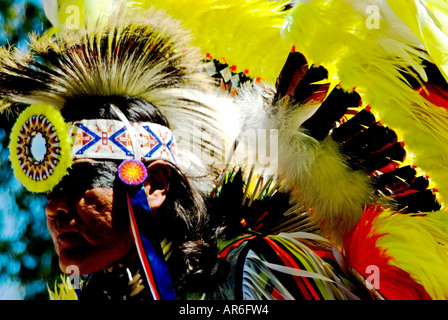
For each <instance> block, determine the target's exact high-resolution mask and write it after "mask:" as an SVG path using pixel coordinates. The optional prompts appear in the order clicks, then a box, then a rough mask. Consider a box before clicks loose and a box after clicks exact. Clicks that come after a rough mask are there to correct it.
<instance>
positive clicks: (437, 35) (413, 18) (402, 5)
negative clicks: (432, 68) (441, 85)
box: [387, 0, 448, 81]
mask: <svg viewBox="0 0 448 320" xmlns="http://www.w3.org/2000/svg"><path fill="white" fill-rule="evenodd" d="M429 2H431V1H429ZM387 3H388V4H389V6H390V7H391V8H392V9H393V10H394V12H395V13H396V14H397V16H398V17H400V19H401V20H402V21H403V22H404V23H405V24H406V25H407V26H408V27H409V28H410V29H411V30H412V32H413V33H414V34H415V35H416V36H417V37H418V39H419V40H420V41H421V42H422V43H423V44H424V45H425V48H426V50H427V51H428V52H429V54H430V55H431V58H432V59H433V62H434V63H435V64H436V65H437V66H438V67H439V69H440V71H441V72H442V74H443V76H444V77H445V80H447V81H448V35H447V34H445V33H444V32H443V28H444V27H443V24H442V23H444V26H445V28H446V24H447V21H446V20H447V19H448V16H444V15H443V14H442V12H441V11H440V10H439V11H438V13H439V17H440V18H441V22H439V19H437V17H436V16H435V15H434V14H433V13H432V11H430V10H429V6H428V7H425V6H424V5H423V4H422V3H421V2H420V1H417V0H406V1H403V0H387ZM437 3H438V1H434V4H433V5H432V6H431V7H434V5H436V9H437ZM439 5H441V3H439ZM444 6H445V9H446V4H444ZM442 9H443V8H442ZM445 32H446V29H445Z"/></svg>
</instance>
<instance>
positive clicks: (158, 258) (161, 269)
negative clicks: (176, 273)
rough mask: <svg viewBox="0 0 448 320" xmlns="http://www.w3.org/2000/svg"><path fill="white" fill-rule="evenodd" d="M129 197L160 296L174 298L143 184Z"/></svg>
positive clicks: (167, 298) (172, 287) (166, 298)
mask: <svg viewBox="0 0 448 320" xmlns="http://www.w3.org/2000/svg"><path fill="white" fill-rule="evenodd" d="M129 199H130V201H131V205H132V210H133V213H134V217H135V220H136V222H137V225H138V233H139V234H140V238H141V240H142V245H143V248H144V250H145V254H146V256H147V258H148V261H149V263H150V265H151V269H152V272H153V275H154V279H155V281H156V286H157V288H158V290H159V293H160V296H161V298H162V300H176V294H175V292H174V286H173V283H172V280H171V276H170V273H169V270H168V266H167V265H166V263H165V259H164V256H163V252H162V248H161V246H160V240H159V239H158V237H157V236H156V235H157V231H156V229H155V225H154V223H153V216H152V215H151V208H150V207H149V204H148V198H147V197H146V193H145V189H144V188H143V186H142V187H141V188H140V190H139V191H138V192H137V193H135V194H134V195H131V194H129ZM142 222H147V223H142ZM148 281H149V280H148Z"/></svg>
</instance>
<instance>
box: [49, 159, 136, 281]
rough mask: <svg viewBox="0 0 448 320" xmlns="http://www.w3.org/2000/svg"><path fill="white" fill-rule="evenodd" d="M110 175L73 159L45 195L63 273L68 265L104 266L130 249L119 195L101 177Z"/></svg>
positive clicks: (86, 270)
mask: <svg viewBox="0 0 448 320" xmlns="http://www.w3.org/2000/svg"><path fill="white" fill-rule="evenodd" d="M100 175H103V178H104V176H109V178H105V179H103V180H101V177H100ZM113 177H114V173H113V172H112V173H111V172H103V171H102V170H99V169H98V168H97V167H96V166H95V165H94V164H92V163H90V162H82V163H75V164H74V165H73V166H72V169H71V170H70V172H69V175H67V176H65V177H64V179H63V180H62V181H61V183H59V184H58V185H57V186H56V187H55V189H54V190H53V191H52V192H51V193H50V194H49V195H48V204H47V207H46V211H45V212H46V216H47V225H48V229H49V231H50V234H51V237H52V239H53V242H54V245H55V249H56V252H57V254H58V256H59V264H60V267H61V270H62V271H63V272H65V270H66V268H67V267H68V266H70V265H75V266H77V267H78V268H79V270H80V273H81V274H88V273H92V272H95V271H98V270H102V269H105V268H107V267H110V266H111V265H113V264H114V263H115V262H116V261H118V260H120V259H122V258H123V257H125V256H126V255H127V254H128V253H129V252H130V251H131V249H132V248H133V246H134V239H133V236H132V231H131V228H130V224H129V218H128V212H127V207H126V198H125V194H124V192H120V191H117V190H115V189H114V188H113V181H107V180H108V179H109V180H111V179H112V180H113Z"/></svg>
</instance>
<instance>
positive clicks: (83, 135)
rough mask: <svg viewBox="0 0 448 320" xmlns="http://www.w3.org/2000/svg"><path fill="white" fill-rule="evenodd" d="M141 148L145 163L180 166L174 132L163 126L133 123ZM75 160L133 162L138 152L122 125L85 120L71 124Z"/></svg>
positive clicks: (120, 123)
mask: <svg viewBox="0 0 448 320" xmlns="http://www.w3.org/2000/svg"><path fill="white" fill-rule="evenodd" d="M131 125H132V127H133V130H134V132H135V134H136V141H137V143H138V144H139V147H140V149H139V150H140V153H141V154H142V158H141V159H138V160H141V161H148V160H155V159H164V160H169V161H171V162H173V163H176V160H175V159H176V140H175V137H174V135H173V132H172V131H171V130H170V129H169V128H167V127H165V126H162V125H159V124H156V123H151V122H141V123H132V124H131ZM69 127H70V129H69V130H70V132H71V136H72V139H73V144H72V150H71V153H72V155H73V156H74V159H83V158H90V159H117V160H120V159H121V160H125V159H133V158H135V155H134V148H133V146H132V139H131V137H130V136H129V132H128V130H127V128H126V126H125V124H124V123H123V122H122V121H118V120H104V119H101V120H98V119H96V120H82V121H76V122H72V123H69Z"/></svg>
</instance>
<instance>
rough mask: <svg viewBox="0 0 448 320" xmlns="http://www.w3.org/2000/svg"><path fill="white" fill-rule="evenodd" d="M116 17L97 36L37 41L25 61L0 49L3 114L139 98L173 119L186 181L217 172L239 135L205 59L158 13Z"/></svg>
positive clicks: (83, 30) (67, 33)
mask: <svg viewBox="0 0 448 320" xmlns="http://www.w3.org/2000/svg"><path fill="white" fill-rule="evenodd" d="M117 6H118V5H117ZM118 8H120V7H118ZM112 12H114V14H110V13H109V14H108V17H107V19H104V20H103V23H98V25H97V26H96V28H94V29H89V27H88V26H87V27H83V26H81V27H80V28H78V29H69V28H62V29H61V30H60V31H59V32H58V33H57V34H55V35H54V36H48V35H44V36H43V37H40V38H37V37H32V38H31V41H30V50H29V52H27V53H22V52H20V51H18V50H16V49H14V48H1V49H0V50H1V51H0V57H1V59H0V60H1V62H0V82H1V89H0V95H1V96H2V98H3V100H2V110H6V109H9V108H10V107H11V106H12V104H14V103H21V104H35V103H45V104H49V105H52V106H53V107H55V108H57V109H63V108H64V106H65V105H66V104H67V102H69V101H72V100H75V99H77V98H80V97H89V96H91V97H94V96H114V95H118V96H136V97H140V98H143V99H145V100H147V101H148V102H150V103H151V104H153V105H154V106H157V107H158V108H160V109H161V110H162V111H163V112H164V114H165V116H166V117H167V118H168V120H169V122H170V126H171V129H172V131H173V132H174V133H175V135H176V136H178V137H179V138H178V148H179V150H181V152H179V159H178V164H179V166H180V168H181V169H182V170H183V171H184V172H185V173H186V174H187V175H188V174H189V173H190V174H191V175H192V176H204V175H208V174H210V173H211V172H214V173H217V172H219V171H220V170H221V167H220V166H223V165H224V159H225V154H224V153H225V152H224V150H225V148H226V145H230V144H231V143H232V142H233V140H234V137H232V135H236V134H238V132H239V127H238V126H239V116H238V113H236V112H230V113H229V111H230V110H231V108H232V101H231V100H230V98H225V97H220V96H219V93H217V92H216V91H214V89H215V87H214V86H213V85H212V82H211V81H210V78H209V77H207V76H206V75H205V74H204V73H203V72H202V68H203V64H202V61H201V58H202V56H201V55H200V54H199V53H198V51H197V50H196V49H194V48H193V47H192V46H191V45H190V43H189V40H190V37H189V35H188V33H187V32H185V31H182V27H181V25H180V24H179V23H178V22H177V21H176V20H173V19H171V18H169V17H167V16H166V15H165V14H163V13H162V12H160V11H156V10H145V11H144V12H143V13H139V12H137V11H135V10H132V11H131V12H128V11H126V10H125V9H124V8H122V10H116V11H112ZM117 12H118V13H117ZM105 21H106V22H107V23H106V22H105ZM211 102H212V103H211ZM221 103H224V104H225V106H226V107H225V108H224V107H221V106H220V104H221ZM229 114H230V115H232V117H231V118H229ZM200 128H202V129H200ZM227 135H230V136H227ZM211 178H212V179H210V177H209V178H208V180H205V179H204V180H203V181H211V180H213V176H212V177H211ZM203 187H204V188H205V189H206V190H209V189H210V186H203Z"/></svg>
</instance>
